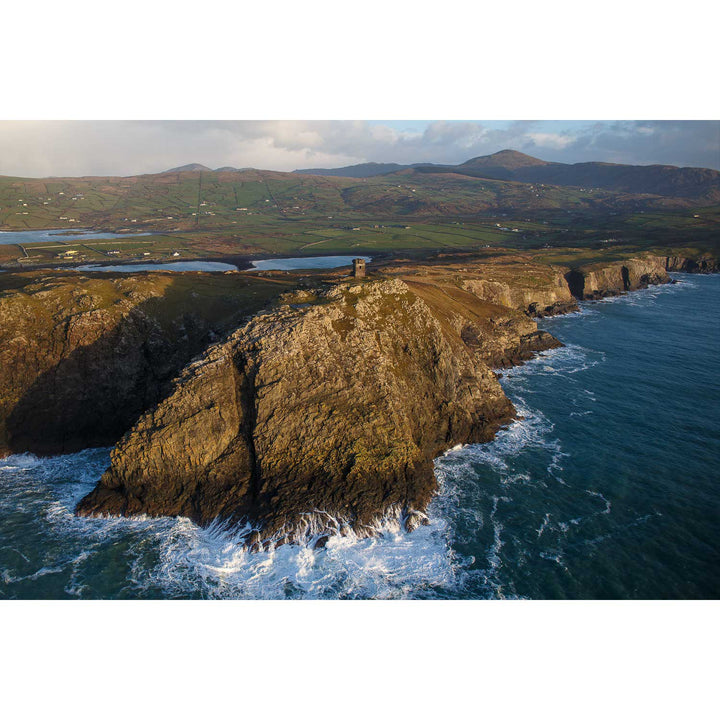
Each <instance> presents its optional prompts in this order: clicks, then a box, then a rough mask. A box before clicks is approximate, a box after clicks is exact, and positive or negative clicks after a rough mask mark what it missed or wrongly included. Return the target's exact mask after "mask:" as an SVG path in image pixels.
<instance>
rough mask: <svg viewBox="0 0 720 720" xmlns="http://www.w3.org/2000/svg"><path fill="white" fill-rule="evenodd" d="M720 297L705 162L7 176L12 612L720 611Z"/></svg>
mask: <svg viewBox="0 0 720 720" xmlns="http://www.w3.org/2000/svg"><path fill="white" fill-rule="evenodd" d="M0 132H2V127H1V124H0ZM718 158H720V148H718V157H717V158H708V165H710V164H713V163H716V161H717V160H718ZM188 159H189V160H192V159H193V158H192V157H190V158H188ZM198 159H201V158H198ZM711 161H712V162H711ZM719 269H720V172H719V171H718V170H717V169H712V168H710V167H707V168H703V167H679V166H674V165H667V164H652V165H636V164H618V163H609V162H595V161H593V162H587V161H583V162H560V161H552V162H551V161H545V160H543V159H540V158H537V157H533V156H531V155H528V154H525V153H522V152H518V151H515V150H513V149H503V150H500V151H498V152H494V153H491V154H487V155H482V156H478V157H474V158H471V159H468V160H467V161H465V162H461V163H441V162H437V163H422V162H417V163H409V164H405V163H401V162H390V161H389V162H368V163H362V164H356V165H351V166H345V167H339V168H312V169H296V170H294V171H278V170H263V169H256V168H249V167H241V168H235V167H232V166H230V165H225V166H221V167H218V168H217V169H213V168H211V167H208V166H206V165H204V164H199V163H192V164H186V165H180V166H177V167H174V168H172V169H169V170H166V171H164V172H159V173H152V174H142V175H129V176H128V175H115V176H109V175H103V176H94V175H89V176H81V177H74V176H73V177H60V176H58V177H54V176H53V177H42V178H34V177H14V176H1V177H0V458H2V460H0V498H1V499H0V504H1V505H2V510H3V512H2V514H1V515H0V540H1V542H0V546H2V548H0V569H1V570H2V573H3V574H2V578H3V579H2V581H0V598H13V597H26V598H27V597H32V598H61V597H83V598H100V597H103V598H130V597H148V598H150V597H163V598H170V597H197V598H208V597H255V598H257V597H262V598H266V597H267V598H269V597H287V598H296V597H297V598H299V597H323V598H337V597H341V598H370V597H387V598H391V597H403V598H408V597H414V598H490V597H530V598H586V599H590V598H665V597H667V598H716V597H718V595H719V594H720V593H719V591H720V571H719V570H718V568H720V564H719V561H720V557H719V555H720V550H719V545H718V542H717V541H718V539H719V538H718V531H717V523H716V519H717V512H718V510H719V509H720V501H719V498H718V492H717V480H718V476H717V469H716V465H715V462H716V459H717V453H718V451H720V447H719V446H718V439H717V438H718V435H717V425H716V423H717V422H718V421H719V419H718V416H717V413H718V410H717V408H718V402H717V401H718V399H719V398H718V386H717V382H716V381H717V371H718V366H717V362H718V360H717V358H718V354H717V353H718V351H719V350H720V347H719V344H720V333H718V313H717V309H718V305H717V304H716V303H717V301H718V300H720V285H719V284H718V275H717V273H718V270H719Z"/></svg>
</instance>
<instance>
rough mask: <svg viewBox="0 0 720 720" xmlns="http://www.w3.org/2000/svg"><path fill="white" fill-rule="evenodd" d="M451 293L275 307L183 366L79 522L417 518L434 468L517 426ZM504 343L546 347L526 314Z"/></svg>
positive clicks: (398, 286)
mask: <svg viewBox="0 0 720 720" xmlns="http://www.w3.org/2000/svg"><path fill="white" fill-rule="evenodd" d="M458 292H460V293H461V296H459V297H458V298H450V299H449V300H447V301H441V300H439V299H435V300H434V299H433V296H432V293H429V291H428V290H427V288H422V287H420V288H416V287H413V286H412V284H409V283H405V282H403V281H401V280H399V279H388V280H375V281H366V282H362V283H341V284H338V285H337V286H335V287H332V288H330V289H327V290H323V291H317V292H314V293H309V292H303V293H297V294H295V295H293V296H290V297H287V298H284V302H283V304H282V305H280V306H279V307H278V308H276V309H275V310H273V311H271V312H266V313H263V314H260V315H258V316H256V317H255V318H253V319H252V320H251V321H250V322H249V323H247V324H246V325H244V326H243V327H241V328H240V329H238V330H237V331H236V332H234V333H233V334H232V335H231V336H229V337H228V339H227V340H226V341H224V342H222V343H220V344H217V345H215V346H213V347H212V348H210V349H209V350H208V351H207V352H206V353H205V354H204V355H203V356H202V357H201V358H200V359H198V360H197V361H196V362H194V363H192V364H191V365H190V366H188V367H187V368H186V369H185V371H184V372H183V373H182V374H181V376H180V377H179V378H178V379H177V381H176V382H175V385H174V388H173V391H172V393H171V394H170V395H169V396H168V397H167V398H166V399H165V400H164V401H163V402H161V403H160V404H159V405H158V406H157V407H156V408H155V409H153V410H151V411H149V412H147V413H145V414H144V415H143V416H142V417H141V418H140V420H139V421H138V422H137V424H136V425H135V427H134V428H133V429H132V430H131V431H130V432H128V433H127V434H126V435H125V436H124V437H123V439H122V440H121V441H120V442H119V443H118V445H117V446H116V448H115V449H114V450H113V452H112V458H111V462H112V464H111V467H110V469H109V470H108V471H107V472H106V473H105V474H104V475H103V477H102V479H101V481H100V482H99V483H98V485H97V487H96V488H95V489H94V490H93V492H92V493H90V494H89V495H88V496H87V497H85V498H84V499H83V500H82V501H81V502H80V503H79V505H78V508H77V512H78V513H79V514H81V515H102V514H137V513H146V514H149V515H184V516H187V517H190V518H192V519H193V520H195V521H196V522H198V523H201V524H207V523H210V522H211V521H213V520H215V519H218V518H220V519H225V520H228V521H235V522H238V521H239V522H245V521H249V522H250V524H251V525H252V526H253V527H255V528H256V530H257V532H255V533H254V534H253V535H251V536H249V538H248V542H249V543H250V544H252V543H257V542H259V541H261V540H263V539H267V538H271V537H275V538H277V537H279V536H281V537H284V538H286V539H287V538H292V537H296V536H297V535H301V534H303V533H305V532H307V531H308V528H312V531H313V532H317V531H318V530H319V529H322V528H323V527H325V528H327V527H329V526H333V527H334V526H335V525H336V522H337V518H340V519H341V521H342V522H346V523H347V524H349V525H351V526H352V527H353V528H354V529H355V531H356V532H359V533H363V532H365V533H371V532H372V527H373V523H374V522H375V521H376V520H377V519H378V518H379V517H380V516H381V515H383V514H384V513H386V512H390V511H396V512H400V513H404V514H405V515H406V516H407V517H409V518H415V519H417V518H418V517H419V515H418V513H421V512H422V511H423V510H424V509H425V507H426V505H427V503H428V502H429V500H430V498H431V497H432V495H433V493H434V492H435V490H436V480H435V478H434V475H433V471H432V460H433V458H434V457H436V456H437V455H438V454H439V453H441V452H442V451H443V450H445V449H447V448H449V447H452V446H454V445H456V444H458V443H468V442H483V441H487V440H490V439H491V438H492V437H493V436H494V434H495V433H496V432H497V430H498V429H499V428H500V427H502V426H503V425H504V424H506V423H508V422H509V421H510V420H511V419H512V418H513V417H514V415H515V413H514V409H513V407H512V404H511V403H510V401H509V400H508V399H507V397H506V396H505V395H504V393H503V391H502V389H501V387H500V385H499V383H498V381H497V378H496V376H495V374H494V373H493V372H492V370H491V369H490V367H489V365H488V362H487V359H488V358H487V353H486V352H484V350H483V346H484V342H485V339H486V335H485V333H486V330H487V329H488V328H489V327H491V326H490V325H483V324H482V323H481V322H480V320H481V319H483V318H484V319H485V320H487V321H488V322H490V321H489V320H488V319H487V318H486V317H485V316H486V315H487V310H488V306H487V304H485V303H483V302H481V301H479V300H478V299H477V298H476V297H474V296H473V295H472V294H470V293H467V292H466V291H462V290H459V291H458ZM438 296H444V292H443V291H442V289H440V290H439V291H438ZM493 307H494V308H495V312H496V314H498V317H500V316H503V317H505V322H506V323H507V324H508V326H510V325H512V324H513V319H514V318H517V317H518V316H512V314H510V315H508V313H507V311H506V310H505V309H503V308H499V307H498V306H493ZM523 330H530V332H529V333H526V332H523ZM507 338H508V342H509V343H510V344H512V343H514V344H516V345H518V347H517V349H516V350H517V353H519V354H518V357H520V356H521V355H523V354H524V353H528V354H529V353H531V352H532V351H534V350H536V349H538V348H541V347H544V346H545V345H546V344H547V343H548V342H550V341H552V342H553V343H554V342H556V341H554V340H553V339H551V338H550V336H548V335H547V334H546V333H545V334H538V333H537V328H536V326H535V323H534V322H533V321H532V320H530V319H529V318H527V317H522V320H521V325H520V326H519V329H516V330H515V332H510V331H508V335H507ZM523 338H524V340H523ZM496 340H497V339H496ZM501 354H505V355H507V356H508V357H509V356H510V354H511V353H510V352H509V348H505V353H501ZM330 518H332V519H330ZM412 522H413V520H411V521H410V524H412Z"/></svg>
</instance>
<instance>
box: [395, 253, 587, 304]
mask: <svg viewBox="0 0 720 720" xmlns="http://www.w3.org/2000/svg"><path fill="white" fill-rule="evenodd" d="M381 272H383V273H386V274H393V275H398V276H399V277H402V278H414V279H418V280H420V281H423V282H433V283H435V282H439V283H442V284H443V286H445V287H448V286H450V285H455V286H456V287H458V288H462V289H463V290H467V291H468V292H470V293H472V294H473V295H475V296H476V297H477V298H479V299H480V300H483V301H484V302H486V303H490V304H492V305H500V306H502V307H504V308H509V309H511V310H516V311H518V312H520V313H523V314H525V315H527V316H529V317H544V316H546V315H557V314H561V313H566V312H571V311H573V310H577V302H576V300H575V298H574V297H573V295H572V293H571V292H570V288H569V287H568V284H567V281H566V279H565V273H566V272H567V268H563V267H555V266H553V265H546V264H540V263H537V262H533V261H532V260H531V259H530V258H529V257H525V256H522V255H521V256H510V257H504V256H501V257H499V258H483V259H482V260H463V262H457V261H455V262H445V263H443V264H441V265H436V266H427V265H424V266H423V265H421V266H414V267H413V266H412V265H410V266H409V267H403V266H399V267H385V268H382V270H381Z"/></svg>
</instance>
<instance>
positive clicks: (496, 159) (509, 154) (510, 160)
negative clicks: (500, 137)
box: [460, 150, 549, 170]
mask: <svg viewBox="0 0 720 720" xmlns="http://www.w3.org/2000/svg"><path fill="white" fill-rule="evenodd" d="M532 165H549V163H548V162H546V161H545V160H540V159H539V158H536V157H533V156H532V155H526V154H525V153H521V152H518V151H517V150H499V151H498V152H496V153H493V154H492V155H480V156H479V157H475V158H471V159H470V160H468V161H467V162H464V163H462V165H460V167H490V166H492V167H504V168H507V169H508V170H511V169H514V168H519V167H529V166H532Z"/></svg>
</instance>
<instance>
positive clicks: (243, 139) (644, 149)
mask: <svg viewBox="0 0 720 720" xmlns="http://www.w3.org/2000/svg"><path fill="white" fill-rule="evenodd" d="M565 125H566V127H561V128H558V123H552V122H545V121H537V122H536V121H515V122H507V123H497V122H494V123H481V122H472V121H462V122H450V121H434V122H428V123H427V124H425V125H424V126H420V127H419V129H418V126H417V124H416V125H415V129H412V130H400V129H398V128H397V127H396V123H389V122H384V123H383V122H380V123H376V122H368V121H334V120H298V121H292V120H281V121H271V120H268V121H236V122H234V121H217V122H215V121H136V122H134V121H67V122H59V121H58V122H51V121H40V122H19V121H17V122H16V121H6V122H0V174H3V175H21V176H23V175H24V176H35V177H42V176H48V175H132V174H139V173H152V172H160V171H162V170H165V169H167V168H169V167H173V166H176V165H184V164H186V163H190V162H199V163H202V164H204V165H208V166H209V167H220V166H223V165H232V166H235V167H257V168H264V169H270V170H294V169H297V168H302V167H339V166H342V165H351V164H355V163H360V162H368V161H374V162H397V163H408V164H409V163H414V162H437V163H448V164H449V163H459V162H464V161H465V160H468V159H469V158H471V157H475V156H478V155H486V154H490V153H493V152H497V151H498V150H503V149H505V148H512V149H515V150H520V151H522V152H527V153H529V154H531V155H532V154H535V155H537V156H539V157H541V158H542V159H545V160H552V161H560V162H583V161H588V160H602V161H610V162H625V163H667V164H676V165H695V166H703V167H715V168H720V123H718V122H691V121H678V122H653V121H640V122H629V121H622V122H606V121H604V122H597V123H575V124H567V123H566V124H565Z"/></svg>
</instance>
